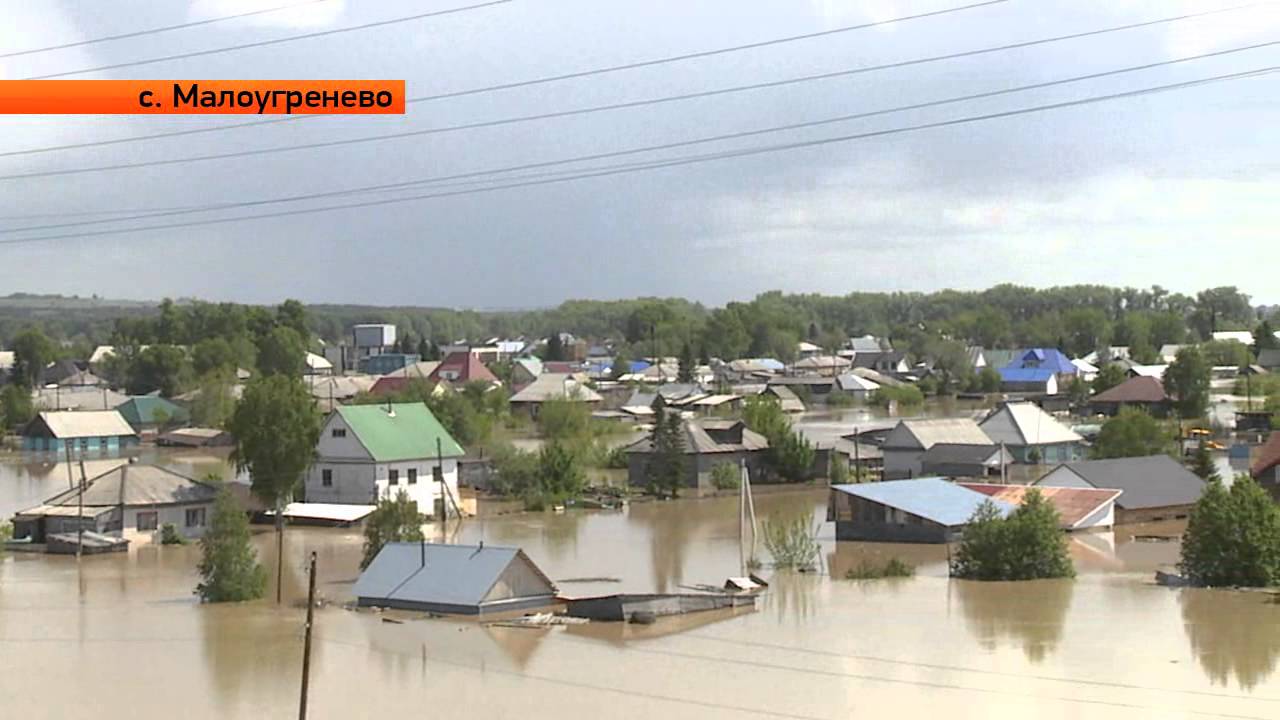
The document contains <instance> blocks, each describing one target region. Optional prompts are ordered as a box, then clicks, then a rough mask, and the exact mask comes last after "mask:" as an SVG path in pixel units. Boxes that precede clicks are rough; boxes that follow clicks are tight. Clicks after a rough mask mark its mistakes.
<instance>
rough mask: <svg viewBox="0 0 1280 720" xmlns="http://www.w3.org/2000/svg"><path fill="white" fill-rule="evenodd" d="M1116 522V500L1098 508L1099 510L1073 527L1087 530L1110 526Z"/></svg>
mask: <svg viewBox="0 0 1280 720" xmlns="http://www.w3.org/2000/svg"><path fill="white" fill-rule="evenodd" d="M1115 524H1116V504H1115V503H1114V502H1109V503H1107V504H1106V505H1104V506H1102V507H1101V508H1098V510H1097V512H1095V513H1093V514H1092V515H1090V516H1089V517H1086V518H1085V519H1084V520H1081V521H1080V522H1079V523H1078V524H1076V526H1075V528H1073V529H1075V530H1085V529H1088V528H1108V527H1111V526H1112V525H1115Z"/></svg>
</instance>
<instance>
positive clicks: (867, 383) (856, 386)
mask: <svg viewBox="0 0 1280 720" xmlns="http://www.w3.org/2000/svg"><path fill="white" fill-rule="evenodd" d="M836 385H838V386H839V387H840V389H841V390H852V391H857V390H862V391H865V392H872V391H875V390H879V389H880V384H879V383H877V382H876V381H874V380H868V379H867V378H865V377H862V376H861V375H855V374H853V373H844V374H843V375H840V376H839V377H837V378H836Z"/></svg>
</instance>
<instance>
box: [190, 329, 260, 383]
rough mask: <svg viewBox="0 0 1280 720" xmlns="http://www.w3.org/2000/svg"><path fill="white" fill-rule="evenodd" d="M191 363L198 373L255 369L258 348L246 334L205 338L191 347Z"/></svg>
mask: <svg viewBox="0 0 1280 720" xmlns="http://www.w3.org/2000/svg"><path fill="white" fill-rule="evenodd" d="M191 365H192V367H193V368H194V369H195V372H196V374H197V375H207V374H209V373H211V372H230V373H234V372H235V371H236V370H237V369H239V368H244V369H245V370H253V369H254V368H256V367H257V366H258V348H257V346H255V345H254V344H253V341H252V340H250V339H249V338H248V337H247V336H244V335H237V336H233V337H230V338H226V337H221V336H219V337H212V338H205V339H204V340H201V341H200V342H198V343H196V344H195V345H194V346H193V347H192V348H191Z"/></svg>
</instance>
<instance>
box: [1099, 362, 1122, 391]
mask: <svg viewBox="0 0 1280 720" xmlns="http://www.w3.org/2000/svg"><path fill="white" fill-rule="evenodd" d="M1128 379H1129V377H1128V375H1126V374H1125V371H1124V368H1123V367H1120V365H1118V364H1116V363H1107V364H1106V365H1103V366H1102V367H1101V368H1099V369H1098V374H1097V375H1096V376H1095V377H1094V378H1093V392H1094V394H1095V395H1096V394H1098V393H1101V392H1106V391H1108V390H1110V389H1111V388H1113V387H1115V386H1117V385H1119V384H1120V383H1122V382H1124V381H1125V380H1128Z"/></svg>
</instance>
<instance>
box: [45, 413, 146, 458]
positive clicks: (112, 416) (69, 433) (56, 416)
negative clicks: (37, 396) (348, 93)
mask: <svg viewBox="0 0 1280 720" xmlns="http://www.w3.org/2000/svg"><path fill="white" fill-rule="evenodd" d="M137 444H138V435H137V433H135V432H134V430H133V428H132V427H130V426H129V423H128V422H127V421H125V419H124V417H123V416H122V415H120V413H118V412H116V411H115V410H64V411H57V412H42V413H40V414H39V415H37V416H36V417H34V418H32V420H31V422H29V423H27V426H26V427H25V428H23V430H22V449H23V450H29V451H33V452H65V451H66V450H71V451H73V452H75V453H77V454H79V453H86V452H93V453H114V452H117V451H119V450H121V449H122V448H126V447H130V446H132V445H137Z"/></svg>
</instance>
